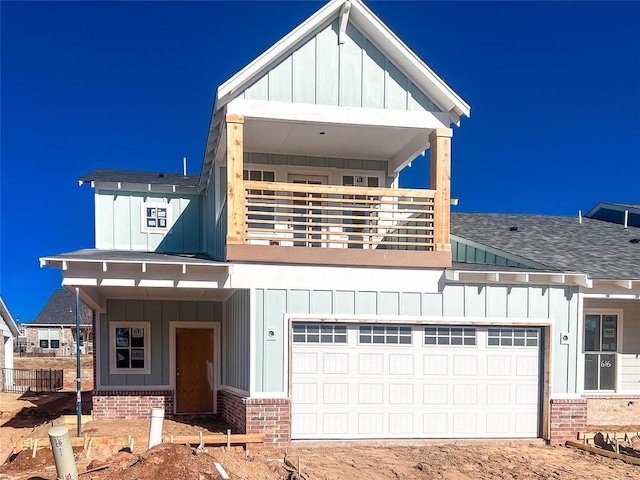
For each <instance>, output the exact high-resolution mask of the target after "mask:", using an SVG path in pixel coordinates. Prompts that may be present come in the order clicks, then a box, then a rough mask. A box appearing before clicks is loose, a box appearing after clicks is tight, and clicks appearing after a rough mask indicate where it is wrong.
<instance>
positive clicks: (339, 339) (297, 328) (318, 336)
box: [293, 323, 347, 344]
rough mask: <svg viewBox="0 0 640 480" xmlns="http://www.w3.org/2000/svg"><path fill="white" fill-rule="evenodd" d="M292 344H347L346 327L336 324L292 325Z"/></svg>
mask: <svg viewBox="0 0 640 480" xmlns="http://www.w3.org/2000/svg"><path fill="white" fill-rule="evenodd" d="M293 343H341V344H346V343H347V326H346V325H342V324H336V323H294V324H293Z"/></svg>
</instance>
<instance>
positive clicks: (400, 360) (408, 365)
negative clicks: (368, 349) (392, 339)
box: [389, 354, 415, 375]
mask: <svg viewBox="0 0 640 480" xmlns="http://www.w3.org/2000/svg"><path fill="white" fill-rule="evenodd" d="M414 361H415V360H414V355H398V354H390V355H389V374H390V375H413V370H414Z"/></svg>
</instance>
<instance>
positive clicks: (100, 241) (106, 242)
mask: <svg viewBox="0 0 640 480" xmlns="http://www.w3.org/2000/svg"><path fill="white" fill-rule="evenodd" d="M144 202H154V203H167V204H168V205H170V207H171V216H172V223H173V226H172V228H171V230H170V232H169V233H166V232H163V233H147V232H143V231H142V218H141V215H142V214H141V212H142V210H141V209H142V204H143V203H144ZM201 202H202V199H201V197H200V196H199V195H179V194H170V193H154V192H148V193H147V192H128V191H122V190H99V191H98V192H97V193H96V248H98V249H104V250H135V251H146V252H174V253H195V252H201V251H202V230H201V224H202V219H201V217H202V205H201Z"/></svg>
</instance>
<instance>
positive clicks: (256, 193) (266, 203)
mask: <svg viewBox="0 0 640 480" xmlns="http://www.w3.org/2000/svg"><path fill="white" fill-rule="evenodd" d="M244 189H245V191H244V197H245V199H244V200H245V201H244V206H245V208H244V212H245V214H244V225H243V230H244V231H243V234H242V237H243V238H244V239H245V242H246V243H245V244H248V245H279V246H285V247H307V248H333V249H335V248H342V249H347V248H350V249H363V250H366V249H369V250H423V251H431V250H434V208H433V207H434V194H435V192H434V191H432V190H409V189H395V188H363V187H343V186H337V185H307V184H294V183H275V182H256V181H245V182H244Z"/></svg>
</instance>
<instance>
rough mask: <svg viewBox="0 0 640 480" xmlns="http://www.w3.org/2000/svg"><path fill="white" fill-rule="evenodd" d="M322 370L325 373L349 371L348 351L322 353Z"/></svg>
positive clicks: (339, 373) (344, 372)
mask: <svg viewBox="0 0 640 480" xmlns="http://www.w3.org/2000/svg"><path fill="white" fill-rule="evenodd" d="M322 371H323V373H325V374H326V375H332V374H338V375H341V374H346V373H349V354H348V353H325V354H323V355H322Z"/></svg>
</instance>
